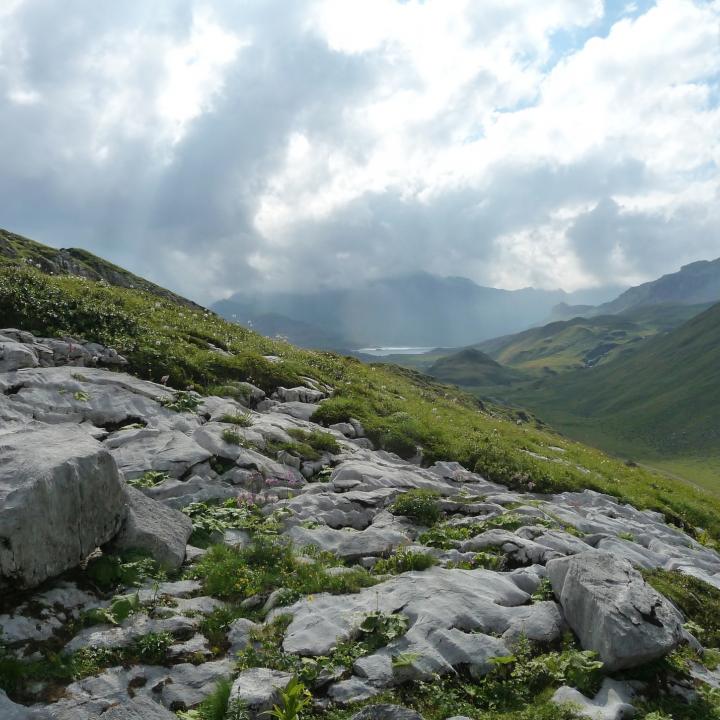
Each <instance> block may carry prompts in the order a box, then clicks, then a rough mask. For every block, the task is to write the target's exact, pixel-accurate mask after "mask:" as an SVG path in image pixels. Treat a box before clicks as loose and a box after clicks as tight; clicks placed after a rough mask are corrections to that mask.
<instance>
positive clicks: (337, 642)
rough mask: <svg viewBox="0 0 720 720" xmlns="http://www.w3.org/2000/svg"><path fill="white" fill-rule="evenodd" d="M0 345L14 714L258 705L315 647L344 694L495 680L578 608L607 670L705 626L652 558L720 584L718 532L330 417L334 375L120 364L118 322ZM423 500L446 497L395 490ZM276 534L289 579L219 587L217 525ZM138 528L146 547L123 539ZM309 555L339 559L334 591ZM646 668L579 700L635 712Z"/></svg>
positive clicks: (227, 534)
mask: <svg viewBox="0 0 720 720" xmlns="http://www.w3.org/2000/svg"><path fill="white" fill-rule="evenodd" d="M79 347H82V348H84V351H80V350H77V348H79ZM0 349H1V351H2V355H1V357H2V363H3V364H2V366H1V367H0V370H2V372H0V421H2V425H1V427H0V453H2V455H3V458H9V459H10V460H9V462H4V463H3V464H2V465H0V500H2V506H0V538H2V539H3V544H2V547H1V548H0V588H2V589H3V591H4V594H3V595H2V596H0V625H1V626H2V631H3V632H2V636H0V637H1V640H2V644H3V645H2V655H1V656H0V667H2V663H5V664H6V665H7V664H8V663H10V664H11V665H12V664H13V663H14V667H20V668H21V669H24V671H25V673H26V676H25V677H19V678H15V680H14V682H9V684H8V687H6V688H5V690H6V691H7V695H6V694H0V709H2V713H3V715H2V716H3V717H10V718H14V717H15V716H17V717H18V718H35V717H37V718H54V719H55V720H70V719H71V718H72V719H73V720H75V719H76V718H78V719H79V720H86V719H87V720H90V719H91V718H101V717H116V716H117V717H141V716H143V715H142V713H146V714H147V713H149V712H150V711H149V710H148V708H152V709H153V710H157V717H158V718H162V717H167V716H168V713H172V712H175V711H179V710H188V709H192V708H196V707H198V705H199V704H200V703H202V701H203V700H204V699H205V698H206V697H207V696H208V695H210V694H211V693H212V692H213V690H214V689H215V687H216V686H217V683H218V681H220V680H223V679H227V680H228V681H231V682H232V690H231V698H236V699H239V700H241V701H243V702H244V703H246V705H247V707H248V710H249V711H250V713H251V716H259V714H260V713H261V712H264V711H265V710H267V709H268V708H269V707H270V706H271V705H272V703H274V702H277V701H278V698H279V697H281V693H282V690H283V688H285V687H286V686H287V685H288V683H289V682H290V680H291V679H292V677H293V676H294V675H296V674H298V672H299V671H300V669H301V668H314V672H313V673H312V674H310V675H308V674H307V673H306V675H307V685H308V686H309V687H310V688H311V689H312V691H313V698H314V702H315V705H316V711H317V712H322V710H323V708H329V707H332V706H341V707H342V706H352V704H353V703H356V702H365V701H370V702H372V699H373V698H376V697H380V700H382V697H384V695H385V694H386V693H388V692H393V691H395V690H396V689H397V688H399V687H402V686H404V685H407V684H412V683H422V682H427V681H432V679H433V678H437V677H446V678H457V677H463V678H467V679H469V680H470V681H473V682H477V681H480V680H481V679H482V678H484V677H486V676H487V675H488V674H489V673H492V672H493V671H494V668H496V667H497V658H507V657H509V656H511V655H512V654H513V652H514V648H515V645H516V643H517V642H518V641H521V640H522V641H527V642H530V643H532V644H536V645H537V646H538V647H543V648H552V647H557V646H559V644H560V643H561V642H562V639H563V637H564V636H566V635H567V633H568V632H570V631H572V632H573V633H574V634H575V636H576V637H577V639H578V641H579V643H580V644H581V646H582V648H583V649H586V650H591V651H595V652H597V653H598V655H599V657H600V660H601V661H602V662H603V663H604V666H605V667H604V671H605V672H606V673H613V672H614V671H616V670H620V669H625V671H626V672H628V669H630V670H632V669H633V668H638V666H644V665H645V664H647V663H648V662H652V661H654V660H657V659H658V658H662V657H663V656H665V655H667V654H668V653H670V652H672V651H673V650H675V649H676V648H679V647H684V646H686V645H687V644H688V643H689V645H688V646H689V647H696V649H697V647H698V646H699V643H698V642H697V640H695V639H694V638H693V637H692V636H691V635H689V633H688V632H687V631H686V630H685V629H684V628H683V622H684V618H683V617H682V615H681V613H680V612H679V610H678V609H677V608H676V607H675V606H673V605H672V604H671V603H670V602H669V601H668V600H666V599H665V598H663V597H662V596H661V595H659V594H658V593H657V592H655V591H654V590H652V589H651V588H650V587H649V586H648V585H647V584H646V583H645V581H644V580H643V576H642V575H641V574H640V572H639V571H640V570H644V571H647V570H652V569H658V568H659V569H662V570H667V571H678V572H680V573H685V574H687V575H691V576H693V577H694V578H698V579H701V580H702V581H703V582H705V583H707V584H709V585H711V586H713V587H715V588H718V589H720V556H719V555H718V554H717V553H716V552H715V551H714V550H712V549H710V548H707V547H705V546H703V545H701V544H700V543H699V542H697V541H696V540H694V539H692V538H691V537H690V536H689V535H687V534H685V533H684V532H683V531H682V530H680V529H678V528H676V527H673V526H671V525H668V524H667V523H666V522H665V521H664V518H663V517H662V516H661V515H660V514H658V513H656V512H652V511H648V510H643V511H641V510H637V509H636V508H633V507H632V506H629V505H624V504H621V503H619V502H618V501H616V500H615V499H614V498H612V497H609V496H606V495H601V494H598V493H596V492H592V491H584V492H565V493H561V494H557V495H551V496H543V495H537V494H527V493H517V492H511V491H509V490H508V489H507V488H505V487H503V486H500V485H497V484H495V483H492V482H488V481H487V480H485V479H484V478H482V477H481V476H479V475H477V474H474V473H471V472H468V471H467V470H466V469H465V468H463V467H461V466H460V465H458V464H456V463H447V462H441V463H436V464H435V465H433V466H431V467H425V468H423V467H420V466H418V465H416V464H413V463H411V462H407V461H403V460H401V459H399V458H398V457H397V456H395V455H392V454H389V453H386V452H383V451H376V450H374V449H372V445H371V444H370V442H369V441H368V440H367V439H366V438H365V437H364V432H363V429H362V426H361V425H360V423H358V422H357V421H353V422H351V423H339V424H337V425H333V426H331V427H329V428H328V427H320V426H318V425H317V424H315V423H313V422H312V421H311V420H310V419H309V418H311V417H312V414H313V409H314V408H316V407H318V405H320V404H321V403H322V402H323V400H324V398H325V397H326V396H327V395H328V394H329V393H330V392H331V389H330V388H326V387H319V386H318V384H317V383H314V382H313V381H312V379H308V380H307V385H306V386H303V387H298V388H280V389H279V390H278V391H277V392H275V393H274V396H273V397H269V398H268V397H266V396H265V393H263V391H261V390H259V389H257V388H253V387H251V386H248V392H247V396H246V399H245V400H244V401H243V402H239V401H238V400H232V399H228V398H219V397H202V396H199V395H196V394H195V393H189V392H176V391H174V390H173V389H171V388H167V387H165V386H163V385H157V384H154V383H151V382H146V381H141V380H138V379H136V378H134V377H131V376H129V375H127V374H124V373H122V372H116V371H112V372H111V371H109V370H108V369H105V368H103V367H101V366H102V365H109V366H114V367H116V368H120V367H122V358H119V356H117V354H116V353H113V352H112V351H111V350H109V349H107V348H102V347H100V346H89V345H88V344H85V345H81V344H80V343H75V342H73V341H71V340H63V341H48V340H38V339H36V338H33V337H32V336H31V335H29V334H28V333H24V332H21V331H17V330H0ZM318 433H322V435H318ZM313 442H315V443H316V444H315V446H313V445H312V443H313ZM131 486H132V487H131ZM93 492H94V493H96V495H93ZM238 498H239V501H238V500H237V499H238ZM402 498H406V499H407V498H410V499H411V500H412V499H415V500H418V502H421V503H422V502H425V503H430V504H431V505H433V506H434V507H435V509H436V511H437V514H438V518H437V519H436V520H434V521H433V522H432V523H431V526H429V525H423V524H422V522H421V521H420V520H419V519H418V518H419V517H421V516H420V515H413V513H412V512H408V513H407V514H405V515H401V514H399V512H398V509H397V507H396V505H395V503H396V502H397V501H398V499H402ZM398 507H399V505H398ZM183 510H185V513H183V512H181V511H183ZM66 521H67V522H66ZM64 522H66V527H64V528H61V525H62V524H63V523H64ZM191 533H192V535H191ZM45 536H47V538H46V539H45V540H43V542H42V543H38V542H37V541H36V538H38V537H43V538H45ZM53 538H54V540H53ZM258 538H260V539H261V540H262V543H264V544H261V546H262V547H264V548H265V549H266V550H267V547H268V546H270V547H274V548H277V547H281V546H285V545H286V546H288V547H289V548H290V549H289V550H288V551H287V552H288V553H289V556H290V557H292V561H291V563H290V565H288V566H287V568H286V569H285V571H284V572H285V573H286V576H285V578H283V573H279V574H278V577H275V579H274V581H273V582H274V583H275V586H272V587H271V586H268V585H267V584H265V585H263V584H262V583H260V585H259V586H255V585H254V584H253V583H254V582H255V580H256V578H255V579H253V578H248V577H246V576H245V575H242V572H241V570H239V569H238V568H239V566H238V565H237V564H235V565H232V566H228V567H232V568H234V571H236V572H238V573H239V575H238V580H237V583H235V584H234V585H233V584H232V583H231V585H232V587H231V589H230V591H228V589H227V586H222V588H223V589H222V591H218V586H217V584H216V585H215V586H213V585H212V584H211V583H210V582H209V577H208V562H209V561H208V558H211V557H214V555H213V553H217V551H215V550H210V551H209V550H208V549H207V547H208V546H209V545H213V544H220V545H222V544H223V543H224V544H225V547H226V550H225V551H223V552H226V553H230V554H231V555H229V557H230V559H232V557H234V555H232V553H238V554H241V553H243V552H251V551H252V548H253V547H254V545H253V543H254V541H257V540H258ZM193 543H197V544H198V545H202V547H198V545H193ZM96 548H101V550H96ZM128 550H140V551H143V552H144V553H145V556H137V557H133V558H130V559H128V558H127V557H124V558H122V561H121V560H120V559H118V558H117V556H118V555H119V554H120V553H121V552H126V551H128ZM91 554H92V557H91V558H90V560H89V561H88V556H89V555H91ZM147 555H149V556H151V559H148V557H147ZM242 557H249V556H242ZM278 557H280V556H279V555H278ZM283 557H286V556H283ZM152 560H154V561H155V562H153V561H152ZM283 562H285V561H283ZM287 562H290V561H287ZM160 564H161V565H164V566H165V569H166V571H167V572H169V573H170V580H167V579H162V576H161V575H158V565H160ZM199 567H201V568H204V570H203V571H201V572H199V571H198V570H197V568H199ZM303 567H305V568H310V567H312V568H316V567H318V568H322V571H320V570H318V573H320V575H321V577H322V581H316V582H315V585H314V586H313V587H315V589H314V590H313V591H312V592H310V591H303V588H305V589H307V587H309V586H310V585H309V581H308V577H309V576H307V577H306V576H305V575H302V573H303ZM103 568H104V570H105V571H106V572H109V571H110V570H113V571H114V572H115V575H113V576H112V582H110V583H109V585H108V584H107V583H105V584H103V583H101V582H100V581H99V579H98V578H101V579H102V574H101V575H98V574H97V572H96V571H98V570H99V569H103ZM130 571H132V572H130ZM123 572H125V573H126V575H123ZM292 573H295V574H296V575H297V577H301V576H302V577H303V578H305V580H304V582H305V583H306V585H298V583H297V582H296V583H295V584H294V585H293V582H295V581H294V580H293V579H292V577H291V575H292ZM130 575H132V577H130ZM153 575H156V576H157V579H153ZM241 575H242V577H240V576H241ZM243 578H244V579H243ZM278 578H279V579H278ZM225 579H226V580H227V578H225ZM353 579H354V580H357V582H354V581H353ZM105 580H107V578H105ZM230 580H234V578H232V577H231V578H230ZM241 580H242V582H241ZM353 582H354V584H353ZM243 583H244V584H243ZM213 590H216V592H215V595H216V596H215V597H213ZM263 638H265V639H266V641H264V640H263ZM267 638H272V642H273V643H274V645H273V646H272V647H273V651H272V652H269V651H268V647H269V642H270V641H267ZM237 653H240V657H241V659H242V662H241V663H240V664H239V665H238V663H237V657H236V654H237ZM52 663H54V665H53V664H52ZM263 663H265V664H263ZM33 667H35V668H38V667H39V668H45V669H46V670H47V669H49V668H54V671H53V673H50V672H45V673H44V675H43V672H44V671H43V672H41V673H40V675H39V676H36V675H33V672H32V668H33ZM708 673H710V674H711V671H709V670H707V669H705V668H702V669H700V668H698V672H697V677H698V678H701V676H708ZM3 677H4V676H3ZM700 682H705V681H704V680H703V681H701V680H698V683H700ZM608 683H609V684H608ZM613 683H615V684H613ZM628 688H629V686H627V687H626V685H624V684H622V683H621V681H619V680H610V679H608V680H607V681H606V684H605V685H603V686H602V688H600V692H599V693H598V695H597V696H596V697H594V698H592V697H591V698H585V700H584V701H583V702H582V703H580V705H581V706H582V707H585V709H586V711H587V713H590V712H597V713H600V715H598V716H602V717H622V716H623V715H622V713H626V712H628V707H632V703H633V702H636V699H637V697H642V688H641V687H635V686H633V688H632V692H631V691H630V690H629V689H628ZM689 692H695V690H693V689H691V690H690V691H689ZM556 697H557V701H558V702H561V701H564V700H567V699H568V698H569V699H573V698H575V699H576V700H577V699H578V697H584V696H582V695H580V694H579V693H578V691H577V690H573V689H572V688H564V689H562V691H561V690H558V692H557V693H556ZM618 698H620V699H618ZM378 702H380V701H378ZM148 703H150V704H148ZM369 707H370V706H369ZM377 707H386V706H384V705H378V706H377ZM387 707H392V706H391V705H387ZM582 707H581V708H580V709H579V710H578V712H580V711H581V710H582ZM588 708H589V709H588ZM364 712H365V715H368V716H371V715H372V712H373V711H371V710H369V709H366V710H365V711H364ZM377 712H378V713H380V714H382V712H385V711H382V712H381V711H380V710H378V711H377ZM407 712H409V711H407ZM112 713H115V714H112ZM123 713H124V714H123ZM133 713H134V714H133ZM603 713H604V714H603ZM149 716H150V717H154V715H149Z"/></svg>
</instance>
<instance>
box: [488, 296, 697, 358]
mask: <svg viewBox="0 0 720 720" xmlns="http://www.w3.org/2000/svg"><path fill="white" fill-rule="evenodd" d="M707 307H709V306H707V305H701V306H655V307H651V308H642V309H640V310H634V311H632V312H630V313H628V314H623V315H603V316H600V317H594V318H581V317H577V318H573V319H572V320H566V321H560V322H554V323H550V324H548V325H545V326H543V327H541V328H531V329H530V330H526V331H524V332H521V333H517V334H515V335H508V336H505V337H501V338H496V339H493V340H488V341H486V342H484V343H480V344H478V345H477V348H478V349H479V350H482V351H483V352H486V353H487V354H488V355H490V356H491V357H492V358H494V359H495V360H497V361H498V362H500V363H502V364H503V365H508V366H510V367H513V368H517V369H520V370H525V371H531V372H533V371H534V372H538V371H543V370H546V369H547V370H551V371H554V372H565V371H567V370H573V369H577V368H580V367H585V366H586V365H602V364H604V363H607V362H611V361H612V360H615V359H617V358H618V357H621V356H622V355H624V354H625V353H626V352H627V351H628V350H633V349H636V348H638V347H639V344H640V341H642V340H645V339H647V338H649V337H652V336H654V335H657V334H659V333H664V332H667V331H669V330H672V329H674V328H676V327H678V326H679V325H681V324H682V323H683V322H685V321H686V320H689V319H690V318H692V317H693V316H695V315H697V314H699V313H700V312H702V311H703V310H706V309H707Z"/></svg>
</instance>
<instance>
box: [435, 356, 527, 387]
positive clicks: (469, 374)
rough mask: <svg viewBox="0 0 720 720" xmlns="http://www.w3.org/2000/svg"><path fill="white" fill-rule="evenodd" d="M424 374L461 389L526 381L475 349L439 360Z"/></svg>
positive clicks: (520, 375) (514, 371) (521, 376)
mask: <svg viewBox="0 0 720 720" xmlns="http://www.w3.org/2000/svg"><path fill="white" fill-rule="evenodd" d="M426 373H427V374H428V375H430V376H431V377H434V378H436V379H438V380H441V381H442V382H446V383H452V384H453V385H461V386H463V387H496V386H498V385H510V384H512V383H514V382H519V381H522V380H524V379H526V378H525V376H524V375H523V374H522V373H520V372H518V371H517V370H512V369H511V368H508V367H505V366H503V365H500V363H498V362H496V361H495V360H493V359H492V358H491V357H489V356H488V355H486V354H485V353H483V352H481V351H480V350H476V349H475V348H465V349H464V350H461V351H460V352H458V353H455V354H454V355H449V356H446V357H442V358H440V359H439V360H437V362H435V363H433V364H432V365H431V366H430V367H429V368H428V369H427V370H426Z"/></svg>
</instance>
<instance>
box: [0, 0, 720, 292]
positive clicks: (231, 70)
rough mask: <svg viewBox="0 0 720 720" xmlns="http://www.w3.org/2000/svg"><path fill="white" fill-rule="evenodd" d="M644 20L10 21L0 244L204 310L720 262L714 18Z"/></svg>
mask: <svg viewBox="0 0 720 720" xmlns="http://www.w3.org/2000/svg"><path fill="white" fill-rule="evenodd" d="M626 5H627V3H625V4H623V3H619V4H616V3H613V4H612V7H611V4H610V3H607V4H606V5H603V3H602V2H600V1H599V0H582V1H580V0H548V1H547V2H545V3H537V2H534V1H533V0H517V2H515V3H513V4H512V6H510V5H508V3H506V2H504V1H503V2H501V1H500V0H488V2H483V3H476V2H472V1H471V0H455V1H454V2H452V3H448V2H447V0H425V1H424V2H421V1H420V0H407V1H406V2H397V0H298V1H297V2H293V3H287V2H281V0H252V1H250V2H245V3H231V2H229V0H216V1H215V2H203V1H201V0H197V1H194V0H182V1H181V2H177V3H172V4H171V5H160V6H158V5H157V4H151V3H144V2H142V1H141V0H128V2H124V3H121V4H115V5H112V6H108V7H103V8H102V9H101V8H100V7H99V6H97V5H96V4H95V3H91V2H89V1H88V0H69V2H67V3H63V4H62V6H60V5H58V4H57V3H52V2H50V0H33V2H29V1H27V0H26V1H25V2H23V0H14V2H12V3H9V4H8V3H5V4H3V9H2V11H0V12H1V13H2V23H0V97H2V98H3V105H2V107H1V109H0V153H1V155H2V157H3V164H2V167H1V168H0V210H2V213H1V214H0V223H2V224H3V225H5V226H7V227H8V228H10V229H13V230H16V231H18V232H25V233H27V234H30V235H32V236H34V237H36V238H37V239H39V240H41V241H45V242H49V243H51V244H55V245H62V246H70V245H80V246H83V247H87V248H88V249H91V250H93V251H95V252H98V253H99V254H103V255H105V256H107V257H110V258H111V259H113V260H114V261H116V262H118V263H121V264H123V265H125V266H128V267H130V268H131V269H132V270H134V271H135V272H138V273H141V274H144V275H146V276H148V277H151V278H152V279H155V280H156V281H158V282H161V283H163V284H165V285H168V286H170V287H172V288H174V289H177V290H179V291H181V292H184V293H185V294H187V295H190V296H192V297H194V298H197V299H200V300H202V301H207V302H209V301H211V300H214V299H217V298H219V297H222V296H224V295H227V294H229V293H231V292H233V291H234V290H238V289H243V290H247V289H252V288H265V289H267V288H278V289H281V288H282V289H290V288H293V289H298V288H301V289H311V288H313V287H317V286H324V287H333V286H344V285H349V284H353V283H357V282H360V281H362V280H363V279H365V278H373V277H381V276H389V275H394V274H399V273H404V272H412V271H415V270H419V269H424V270H429V271H433V272H438V273H442V274H454V275H465V276H469V277H471V278H472V279H474V280H476V281H478V282H481V283H485V284H497V285H501V286H503V287H522V286H524V285H528V284H535V285H537V286H543V287H557V286H561V287H564V288H566V289H568V290H573V289H577V288H581V287H591V286H596V285H601V284H606V283H612V284H617V283H618V282H634V281H637V280H644V279H647V278H649V277H652V276H654V275H656V274H658V273H661V272H667V271H670V270H673V269H675V268H676V267H677V266H679V265H680V264H682V263H684V262H688V261H691V260H695V259H699V258H702V257H710V256H717V255H720V232H719V231H720V220H719V218H718V212H717V211H716V210H714V208H715V207H718V203H717V200H718V188H720V175H719V173H718V164H720V110H719V109H718V99H719V98H720V43H718V39H717V28H718V23H719V22H720V3H718V2H717V1H715V2H701V1H699V0H698V1H697V2H693V1H692V0H658V2H657V3H647V2H643V3H631V5H633V7H632V8H630V7H629V6H627V7H626ZM613 7H614V9H612V8H613Z"/></svg>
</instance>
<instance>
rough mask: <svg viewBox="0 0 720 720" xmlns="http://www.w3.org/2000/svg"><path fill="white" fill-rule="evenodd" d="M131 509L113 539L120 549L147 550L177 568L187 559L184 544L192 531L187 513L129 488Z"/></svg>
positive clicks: (158, 560) (160, 560)
mask: <svg viewBox="0 0 720 720" xmlns="http://www.w3.org/2000/svg"><path fill="white" fill-rule="evenodd" d="M127 494H128V500H129V505H128V513H127V517H126V519H125V522H124V524H123V526H122V529H121V530H120V532H119V533H118V535H117V537H116V538H115V539H114V540H113V547H114V548H117V549H118V550H144V551H145V552H147V553H149V554H150V555H152V557H153V558H154V559H155V560H156V561H157V562H158V563H160V565H162V566H163V567H166V568H170V569H173V570H176V569H177V568H179V567H180V566H181V565H182V564H183V561H184V560H185V546H186V545H187V541H188V538H189V537H190V535H191V534H192V529H193V526H192V521H191V520H190V518H189V517H187V515H183V514H182V513H181V512H179V511H177V510H173V509H172V508H169V507H167V506H166V505H163V504H162V503H160V502H158V501H157V500H153V499H152V498H149V497H146V496H145V495H144V494H143V493H141V492H140V491H139V490H136V489H135V488H133V487H129V486H128V488H127Z"/></svg>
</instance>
